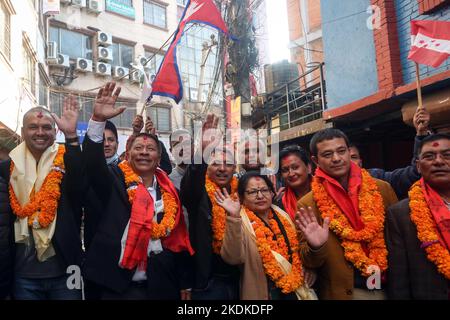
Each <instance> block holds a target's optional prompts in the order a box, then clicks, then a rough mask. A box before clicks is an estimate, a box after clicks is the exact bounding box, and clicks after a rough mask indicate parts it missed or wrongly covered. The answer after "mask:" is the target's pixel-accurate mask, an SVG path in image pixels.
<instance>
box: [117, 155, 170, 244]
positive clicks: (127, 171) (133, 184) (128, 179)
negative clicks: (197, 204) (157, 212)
mask: <svg viewBox="0 0 450 320" xmlns="http://www.w3.org/2000/svg"><path fill="white" fill-rule="evenodd" d="M119 168H120V170H122V172H123V174H124V176H125V185H126V187H127V194H128V200H129V201H130V204H131V205H133V200H134V197H135V196H136V189H137V186H138V184H139V183H141V182H142V180H141V178H140V177H139V176H138V175H137V174H136V173H135V172H134V171H133V169H132V168H131V166H130V164H129V163H128V161H122V162H121V163H119ZM161 197H162V200H163V202H164V215H163V218H162V220H161V222H160V223H157V222H152V227H151V228H152V239H154V240H155V239H160V238H162V237H165V236H167V235H168V234H169V233H170V232H171V231H172V230H173V228H174V226H175V218H176V214H177V212H178V204H177V202H176V200H175V197H174V196H173V195H172V194H171V193H170V192H168V191H166V190H164V188H162V187H161Z"/></svg>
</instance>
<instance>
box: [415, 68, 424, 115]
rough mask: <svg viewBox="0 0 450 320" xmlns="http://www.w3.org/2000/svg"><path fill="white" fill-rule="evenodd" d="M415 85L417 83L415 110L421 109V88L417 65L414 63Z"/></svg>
mask: <svg viewBox="0 0 450 320" xmlns="http://www.w3.org/2000/svg"><path fill="white" fill-rule="evenodd" d="M416 83H417V102H418V106H417V109H422V108H423V104H422V87H421V85H420V73H419V64H418V63H417V62H416Z"/></svg>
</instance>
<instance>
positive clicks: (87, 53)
mask: <svg viewBox="0 0 450 320" xmlns="http://www.w3.org/2000/svg"><path fill="white" fill-rule="evenodd" d="M49 38H50V41H54V42H56V43H57V45H58V52H59V53H61V54H65V55H68V56H69V57H70V58H85V59H89V60H92V37H90V36H87V35H85V34H82V33H79V32H74V31H70V30H66V29H62V28H55V27H50V31H49Z"/></svg>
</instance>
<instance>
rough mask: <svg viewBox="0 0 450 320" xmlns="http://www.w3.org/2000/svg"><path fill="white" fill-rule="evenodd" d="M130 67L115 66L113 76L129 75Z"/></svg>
mask: <svg viewBox="0 0 450 320" xmlns="http://www.w3.org/2000/svg"><path fill="white" fill-rule="evenodd" d="M128 72H129V69H128V68H125V67H114V69H113V78H115V79H120V78H125V76H127V75H128Z"/></svg>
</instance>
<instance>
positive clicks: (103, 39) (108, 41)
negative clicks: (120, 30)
mask: <svg viewBox="0 0 450 320" xmlns="http://www.w3.org/2000/svg"><path fill="white" fill-rule="evenodd" d="M97 43H98V45H100V46H103V47H109V46H110V45H112V36H111V35H110V34H109V33H106V32H102V31H98V32H97Z"/></svg>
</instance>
